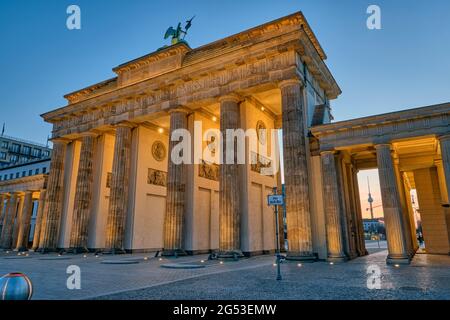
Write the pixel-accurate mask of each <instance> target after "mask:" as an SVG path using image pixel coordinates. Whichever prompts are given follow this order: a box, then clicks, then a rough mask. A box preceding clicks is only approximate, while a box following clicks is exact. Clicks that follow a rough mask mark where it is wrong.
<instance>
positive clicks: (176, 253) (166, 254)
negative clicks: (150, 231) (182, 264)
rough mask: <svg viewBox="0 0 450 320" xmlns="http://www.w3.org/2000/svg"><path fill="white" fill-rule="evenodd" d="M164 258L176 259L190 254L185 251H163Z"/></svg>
mask: <svg viewBox="0 0 450 320" xmlns="http://www.w3.org/2000/svg"><path fill="white" fill-rule="evenodd" d="M161 255H162V256H163V257H175V258H178V257H180V256H187V255H188V254H187V253H186V251H184V250H183V249H167V250H166V249H163V252H162V253H161Z"/></svg>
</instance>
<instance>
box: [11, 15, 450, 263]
mask: <svg viewBox="0 0 450 320" xmlns="http://www.w3.org/2000/svg"><path fill="white" fill-rule="evenodd" d="M325 59H326V55H325V53H324V52H323V50H322V48H321V47H320V44H319V43H318V41H317V39H316V37H315V36H314V34H313V32H312V30H311V29H310V27H309V25H308V23H307V21H306V19H305V18H304V16H303V14H302V13H295V14H292V15H290V16H287V17H283V18H280V19H278V20H275V21H272V22H269V23H266V24H264V25H261V26H258V27H256V28H253V29H250V30H247V31H244V32H241V33H239V34H237V35H234V36H231V37H228V38H225V39H222V40H219V41H216V42H213V43H211V44H208V45H205V46H202V47H200V48H197V49H191V48H190V47H189V46H188V45H187V44H185V43H180V44H176V45H172V46H169V47H165V48H163V49H161V50H158V51H156V52H154V53H151V54H149V55H146V56H144V57H141V58H138V59H135V60H132V61H130V62H127V63H125V64H122V65H120V66H118V67H116V68H114V69H113V71H114V72H115V73H116V74H117V76H116V77H114V78H113V79H110V80H106V81H104V82H101V83H98V84H95V85H93V86H90V87H88V88H84V89H82V90H79V91H76V92H73V93H70V94H68V95H66V96H65V97H66V98H67V101H68V104H67V106H65V107H63V108H59V109H57V110H54V111H50V112H48V113H46V114H44V115H43V118H44V119H45V121H47V122H49V123H51V124H53V140H54V145H55V149H54V154H53V158H52V168H51V173H50V176H49V182H48V184H49V186H48V188H47V192H46V195H45V198H43V199H42V201H43V202H45V207H44V208H43V210H42V212H40V213H39V220H40V221H42V223H41V227H40V228H39V234H40V235H39V240H36V242H38V246H35V245H33V247H36V248H37V247H38V248H40V249H41V250H42V251H47V250H55V249H69V248H72V249H76V250H78V249H82V250H86V249H87V250H105V251H107V252H111V253H120V252H124V251H153V250H154V251H156V250H158V251H161V250H162V251H163V253H164V254H166V255H178V254H186V253H187V254H192V253H200V252H216V253H217V254H218V255H219V256H221V257H233V258H237V257H240V256H242V255H253V254H262V253H268V252H273V251H274V250H275V247H276V242H275V241H277V240H278V241H280V240H281V241H284V239H275V216H274V214H273V210H272V208H271V207H269V206H267V196H268V195H269V194H270V193H271V192H272V188H273V187H274V186H277V187H278V189H279V190H281V176H280V173H279V172H278V171H277V170H267V169H270V168H269V167H270V166H271V165H273V166H275V164H276V163H277V154H278V152H277V151H274V150H278V149H277V146H278V143H279V142H278V141H277V137H276V136H275V137H274V136H270V135H268V136H264V135H263V134H261V132H260V130H262V129H264V128H265V129H268V130H270V129H275V128H280V129H282V130H283V148H284V149H283V154H284V170H285V189H286V222H287V244H288V250H287V258H288V259H295V260H310V261H314V260H316V259H329V260H330V261H345V260H347V259H351V258H355V257H357V256H361V255H365V254H366V253H367V252H366V250H365V247H364V238H363V231H362V214H361V208H360V204H359V193H358V185H357V179H356V174H357V172H358V170H360V169H364V168H370V167H374V166H375V167H376V166H377V165H378V167H379V169H380V178H381V183H382V190H383V203H384V206H385V213H386V215H387V217H386V224H387V229H388V233H389V239H388V241H389V257H388V262H395V263H402V262H409V259H410V258H411V256H412V255H413V254H414V252H415V250H416V249H417V248H416V244H415V243H414V241H413V224H412V220H411V219H410V214H411V212H410V209H409V207H408V201H406V200H405V195H406V191H405V190H407V189H406V187H405V185H404V174H405V173H406V172H409V171H410V170H416V169H418V168H415V169H413V168H412V167H405V165H408V163H409V162H410V161H412V160H411V159H410V157H409V153H406V154H408V156H407V157H406V156H404V154H405V153H404V150H403V149H404V148H408V147H410V145H409V144H408V143H409V142H406V143H405V142H404V140H405V139H406V141H410V140H411V141H419V140H420V141H422V140H423V139H425V140H426V139H434V140H433V141H435V138H430V137H429V135H430V134H432V135H433V137H435V136H441V135H444V134H448V111H449V105H442V106H439V107H437V108H436V109H432V110H433V112H429V111H430V109H421V110H415V111H410V112H409V113H407V114H406V117H399V116H398V115H397V114H392V115H382V116H375V117H371V118H364V119H356V120H352V121H346V122H341V123H337V124H336V123H335V124H330V123H329V122H330V119H332V117H331V114H330V105H329V104H330V100H333V99H336V98H337V97H338V96H339V95H340V93H341V91H340V89H339V87H338V85H337V84H336V82H335V80H334V79H333V77H332V75H331V73H330V71H329V70H328V68H327V66H326V65H325ZM436 110H437V111H436ZM399 119H401V120H399ZM254 128H257V129H258V132H257V140H256V141H257V143H256V144H254V145H253V144H252V143H250V142H248V140H245V141H246V142H245V143H244V144H243V147H242V148H243V149H244V151H245V154H250V155H256V159H257V162H256V163H249V161H247V160H245V161H244V162H243V163H238V162H237V161H236V160H237V158H238V155H237V151H238V150H239V145H237V146H235V149H234V151H232V152H230V151H229V150H228V149H227V148H226V146H227V145H230V144H231V143H233V142H234V138H233V137H231V139H230V137H229V136H228V133H227V129H243V130H248V129H254ZM179 130H182V131H183V132H187V133H189V134H190V136H191V137H193V138H192V139H191V140H189V139H188V140H186V141H184V139H183V141H182V143H183V144H184V145H186V146H188V147H189V150H191V151H193V152H192V154H190V155H186V154H182V155H180V154H178V156H181V157H182V158H184V159H185V160H186V159H188V160H189V161H185V162H181V163H175V162H174V161H172V160H173V154H174V153H177V152H178V151H177V145H178V143H179V141H178V140H177V139H176V137H177V134H178V133H177V132H179ZM211 130H212V131H214V130H215V131H214V132H221V133H222V134H224V138H223V140H222V142H223V143H222V144H219V145H218V146H214V143H213V142H214V139H211V137H209V138H208V139H203V138H202V137H204V136H205V135H207V134H210V133H211ZM413 133H414V134H413ZM198 136H200V141H198V140H197V137H198ZM425 136H426V138H421V137H425ZM421 139H422V140H421ZM440 144H441V147H440V150H442V151H439V152H441V153H442V165H441V171H442V173H441V174H440V175H439V179H440V180H439V181H441V180H442V177H443V176H445V177H447V180H442V181H444V183H441V184H442V185H444V186H447V185H448V183H447V182H448V176H449V175H450V173H449V169H448V168H449V164H448V160H449V156H448V153H449V152H448V150H450V147H449V146H448V144H449V143H448V141H447V139H446V138H442V139H441V140H440ZM412 145H414V143H413V144H412ZM265 148H266V149H267V150H269V152H268V153H267V154H268V155H267V154H265V153H264V151H265ZM199 149H201V150H200V152H199ZM203 149H205V150H206V154H205V153H202V150H203ZM267 150H266V151H267ZM391 152H393V153H394V154H391ZM433 152H434V153H433V155H434V158H433V161H432V163H433V166H434V165H435V162H434V161H435V160H439V159H440V154H441V153H439V152H436V150H433ZM208 153H209V156H211V158H212V159H211V158H210V157H209V156H208ZM215 155H219V156H222V159H223V160H224V161H226V160H230V159H231V160H232V161H231V162H225V163H223V164H219V163H217V162H216V158H215ZM253 157H254V156H253ZM405 157H406V158H407V159H406V158H405ZM219 158H220V157H219ZM261 159H264V163H262V162H261V161H260V160H261ZM426 161H428V158H427V159H426ZM269 164H270V165H269ZM263 169H264V170H263ZM439 172H440V171H439ZM267 173H268V174H267ZM440 196H441V197H442V198H446V199H447V201H448V198H449V193H448V189H446V190H445V192H442V193H441V195H440ZM10 199H12V200H10V201H8V203H10V206H9V207H8V208H10V207H11V208H12V206H13V205H14V203H15V201H17V199H16V196H15V195H14V194H12V195H11V197H10ZM11 208H10V210H6V211H5V212H6V215H5V216H6V217H7V219H10V216H11V212H10V211H11V210H13V209H11ZM24 210H25V209H24ZM442 214H443V216H444V217H447V216H448V212H444V211H442ZM5 219H6V218H5ZM22 220H23V221H24V223H23V228H26V227H27V220H26V219H22ZM5 221H6V220H5ZM7 221H9V220H7ZM280 221H281V222H282V219H280ZM19 230H20V229H19ZM281 231H283V230H282V229H281ZM2 233H3V232H2ZM11 233H12V229H11V228H9V227H8V228H6V229H5V237H3V236H2V241H4V245H5V246H8V245H9V241H10V237H11V236H10V234H11ZM19 233H20V232H19ZM282 233H283V232H281V234H282ZM19 238H20V236H19ZM2 243H3V242H2Z"/></svg>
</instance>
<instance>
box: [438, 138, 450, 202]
mask: <svg viewBox="0 0 450 320" xmlns="http://www.w3.org/2000/svg"><path fill="white" fill-rule="evenodd" d="M439 143H440V145H441V157H442V167H443V168H444V175H445V185H446V187H447V188H446V189H447V199H449V202H450V135H446V136H441V137H439Z"/></svg>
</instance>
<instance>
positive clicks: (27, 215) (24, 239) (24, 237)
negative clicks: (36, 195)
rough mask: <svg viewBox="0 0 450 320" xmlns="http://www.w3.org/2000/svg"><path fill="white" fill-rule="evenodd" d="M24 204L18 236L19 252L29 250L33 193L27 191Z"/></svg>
mask: <svg viewBox="0 0 450 320" xmlns="http://www.w3.org/2000/svg"><path fill="white" fill-rule="evenodd" d="M23 199H24V200H23V201H24V203H23V207H22V212H21V214H20V217H19V221H18V223H19V233H18V235H17V244H16V249H17V250H18V251H26V250H28V248H27V246H28V235H29V233H30V222H31V216H32V214H33V192H31V191H25V196H24V198H23Z"/></svg>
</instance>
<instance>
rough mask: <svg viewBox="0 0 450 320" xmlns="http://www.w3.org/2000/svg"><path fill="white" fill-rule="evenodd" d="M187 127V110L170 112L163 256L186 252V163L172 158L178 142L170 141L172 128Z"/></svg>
mask: <svg viewBox="0 0 450 320" xmlns="http://www.w3.org/2000/svg"><path fill="white" fill-rule="evenodd" d="M178 129H185V130H187V129H188V121H187V112H186V111H184V110H175V111H172V112H171V113H170V134H169V159H168V170H167V197H166V215H165V219H164V251H163V255H165V256H174V255H175V256H177V255H184V254H186V253H185V252H184V250H183V226H184V220H185V192H186V164H184V163H180V164H176V163H174V162H173V159H172V156H171V155H172V151H173V148H174V147H175V146H176V145H177V144H178V143H179V142H178V141H172V140H171V137H172V133H173V132H174V130H178Z"/></svg>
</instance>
